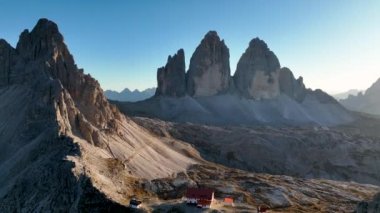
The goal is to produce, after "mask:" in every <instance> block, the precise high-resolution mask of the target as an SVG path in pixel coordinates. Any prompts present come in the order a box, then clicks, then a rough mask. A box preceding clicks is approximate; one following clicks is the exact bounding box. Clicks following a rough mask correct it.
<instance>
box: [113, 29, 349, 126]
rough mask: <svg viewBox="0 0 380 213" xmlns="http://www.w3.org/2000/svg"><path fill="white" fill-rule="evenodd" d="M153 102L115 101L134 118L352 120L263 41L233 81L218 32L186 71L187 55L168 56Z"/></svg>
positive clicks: (245, 57) (334, 122)
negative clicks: (285, 63)
mask: <svg viewBox="0 0 380 213" xmlns="http://www.w3.org/2000/svg"><path fill="white" fill-rule="evenodd" d="M157 81H158V88H157V91H156V94H155V96H154V97H152V98H149V99H147V100H144V101H139V102H136V103H123V102H114V103H115V104H116V105H117V106H118V107H119V108H120V109H121V111H122V112H124V113H125V114H127V115H133V116H147V117H156V118H160V119H164V120H168V121H176V122H193V123H201V124H217V125H246V124H248V125H252V124H262V123H266V124H272V125H273V124H274V125H289V124H290V125H298V124H310V125H328V126H329V125H330V126H331V125H337V124H343V123H348V122H351V121H353V119H354V118H353V116H352V115H351V114H350V113H349V112H348V111H347V110H345V108H344V107H342V106H341V105H340V104H339V103H338V102H337V101H336V100H335V99H334V98H333V97H331V96H329V95H328V94H327V93H325V92H323V91H322V90H314V91H313V90H311V89H307V88H306V87H305V85H304V83H303V79H302V77H299V78H298V79H296V78H295V77H294V75H293V73H292V72H291V70H290V69H288V68H286V67H281V65H280V62H279V60H278V58H277V57H276V55H275V54H274V53H273V52H272V51H271V50H270V49H269V47H268V45H267V44H266V43H265V42H264V41H263V40H260V39H259V38H254V39H252V40H251V42H250V43H249V46H248V48H247V49H246V51H245V53H244V54H243V55H242V56H241V58H240V60H239V62H238V64H237V69H236V72H235V74H234V76H231V75H230V66H229V49H228V48H227V46H226V45H225V43H224V40H221V39H220V38H219V36H218V34H217V33H216V32H215V31H210V32H208V33H207V34H206V35H205V37H204V38H203V39H202V41H201V42H200V44H199V46H198V47H197V48H196V50H195V52H194V53H193V55H192V57H191V60H190V65H189V70H188V71H187V72H185V57H184V51H183V50H182V49H181V50H179V51H178V52H177V54H175V55H174V56H173V57H172V56H169V58H168V61H167V64H166V66H165V67H162V68H159V69H158V72H157Z"/></svg>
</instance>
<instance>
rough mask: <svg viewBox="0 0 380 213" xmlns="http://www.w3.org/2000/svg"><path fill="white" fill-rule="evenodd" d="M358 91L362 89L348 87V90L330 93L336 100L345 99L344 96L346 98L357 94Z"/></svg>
mask: <svg viewBox="0 0 380 213" xmlns="http://www.w3.org/2000/svg"><path fill="white" fill-rule="evenodd" d="M359 92H362V90H358V89H350V90H348V91H345V92H341V93H336V94H332V96H333V97H334V98H335V99H336V100H338V101H339V100H341V99H346V98H348V96H349V95H358V94H359Z"/></svg>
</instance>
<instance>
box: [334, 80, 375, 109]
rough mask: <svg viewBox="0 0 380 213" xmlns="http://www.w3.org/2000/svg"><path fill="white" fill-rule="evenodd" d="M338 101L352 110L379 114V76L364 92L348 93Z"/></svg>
mask: <svg viewBox="0 0 380 213" xmlns="http://www.w3.org/2000/svg"><path fill="white" fill-rule="evenodd" d="M340 103H341V104H343V106H345V107H346V108H347V109H350V110H353V111H358V112H365V113H370V114H376V115H380V78H379V79H378V80H377V81H376V82H375V83H374V84H372V86H371V87H370V88H368V89H367V90H366V91H365V92H364V93H363V92H360V93H359V94H357V95H349V96H348V97H347V98H346V99H343V100H340Z"/></svg>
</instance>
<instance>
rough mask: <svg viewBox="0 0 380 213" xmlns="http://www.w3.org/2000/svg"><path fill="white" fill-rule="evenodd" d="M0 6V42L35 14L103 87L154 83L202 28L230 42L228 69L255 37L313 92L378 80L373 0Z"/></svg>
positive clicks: (379, 51)
mask: <svg viewBox="0 0 380 213" xmlns="http://www.w3.org/2000/svg"><path fill="white" fill-rule="evenodd" d="M0 8H2V9H3V10H2V12H1V13H0V17H1V19H0V38H4V39H6V40H7V41H8V42H10V43H11V44H12V45H13V46H15V45H16V42H17V40H18V36H19V34H20V32H21V31H22V30H23V29H26V28H27V29H31V28H32V27H33V26H34V25H35V23H36V22H37V20H38V19H39V18H42V17H45V18H48V19H51V20H53V21H54V22H56V23H57V24H58V25H59V27H60V30H61V32H62V33H63V35H64V37H65V42H66V44H67V45H68V46H69V48H70V49H71V52H72V54H73V55H74V56H75V59H76V62H77V64H78V66H79V67H83V68H84V69H85V72H86V73H90V74H91V75H92V76H94V77H95V78H96V79H98V80H99V82H100V84H101V86H102V88H103V89H105V90H106V89H113V90H118V91H120V90H122V89H124V88H125V87H128V88H130V89H136V88H137V89H140V90H142V89H145V88H150V87H153V86H155V85H156V71H157V68H158V67H161V66H163V65H165V63H166V60H167V56H168V55H172V54H174V53H175V52H176V51H177V50H178V49H179V48H183V49H184V50H185V56H186V65H187V66H188V64H189V60H190V57H191V54H192V53H193V52H194V50H195V48H196V47H197V45H198V44H199V42H200V41H201V39H202V38H203V36H204V35H205V34H206V33H207V32H208V31H209V30H216V31H217V32H218V34H219V36H220V37H221V38H222V39H224V40H225V42H226V45H227V46H228V47H229V49H230V55H231V57H230V64H231V72H232V74H233V73H234V71H235V69H236V64H237V62H238V60H239V58H240V56H241V54H242V53H243V52H244V51H245V49H246V48H247V46H248V43H249V41H250V40H251V39H252V38H255V37H260V38H261V39H263V40H264V41H265V42H266V43H267V44H268V46H269V47H270V48H271V50H272V51H273V52H274V53H275V54H276V55H277V57H278V58H279V60H280V63H281V66H286V67H289V68H290V69H291V70H292V71H293V72H294V74H295V76H303V77H304V81H305V84H306V86H308V87H311V88H313V89H316V88H321V89H323V90H325V91H327V92H330V93H337V92H342V91H346V90H349V89H366V88H367V87H369V86H370V85H371V84H372V83H373V82H374V81H376V79H378V78H379V77H380V60H379V56H380V28H379V27H378V23H380V13H379V12H378V11H380V1H377V0H368V1H355V0H344V1H343V0H336V1H329V0H321V1H302V0H288V1H275V0H269V1H262V0H256V1H245V0H241V1H227V0H208V1H202V0H194V1H171V0H165V1H148V0H144V1H134V2H131V1H128V2H127V1H114V3H113V4H105V3H101V2H100V1H98V2H96V3H93V2H92V3H89V2H84V1H83V2H77V1H74V0H69V1H65V2H64V3H62V2H47V1H44V0H36V1H33V2H32V1H19V0H15V1H4V0H0ZM20 26H22V27H20Z"/></svg>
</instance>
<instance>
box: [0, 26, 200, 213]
mask: <svg viewBox="0 0 380 213" xmlns="http://www.w3.org/2000/svg"><path fill="white" fill-rule="evenodd" d="M0 43H1V45H0V59H1V60H0V67H1V68H0V76H1V79H0V85H1V87H0V97H1V100H2V101H1V104H0V145H1V147H2V149H1V151H0V174H1V175H0V181H1V183H2V184H1V186H0V201H1V202H0V203H1V205H0V211H1V212H15V211H16V212H18V211H21V212H24V211H25V212H30V211H37V212H47V211H69V210H70V211H73V212H77V211H80V212H83V211H85V212H86V211H91V212H92V211H95V210H96V211H99V212H101V211H105V210H107V209H112V208H111V207H112V206H115V208H121V209H122V208H126V207H125V206H124V205H126V202H127V201H126V200H125V199H126V197H128V196H132V194H133V190H137V189H138V187H132V183H133V184H134V182H135V181H138V180H139V179H141V178H145V179H152V178H153V177H154V178H160V177H166V176H168V175H170V174H172V173H176V172H178V171H184V170H185V169H186V167H187V166H188V165H191V164H194V163H195V162H196V159H195V158H194V159H193V158H190V157H186V156H190V155H189V153H191V151H186V153H187V155H184V154H181V153H182V152H183V151H182V150H186V147H185V146H184V147H182V148H181V149H177V148H173V147H170V146H168V145H166V143H164V141H163V140H160V139H159V138H157V137H153V136H152V135H151V134H150V133H149V132H147V131H146V130H145V129H144V128H141V127H140V126H138V125H137V124H135V123H134V122H133V121H131V120H130V119H129V118H127V117H125V116H124V115H122V114H121V113H120V112H119V111H118V110H117V108H116V107H114V106H112V105H110V104H109V103H108V101H107V99H106V97H105V96H104V94H103V91H102V89H101V88H100V86H99V83H98V82H97V81H96V80H95V79H93V78H92V77H91V76H90V75H87V74H84V72H83V69H79V68H77V65H76V64H75V62H74V58H73V56H72V55H71V54H70V52H69V50H68V48H67V46H66V45H65V43H64V41H63V36H62V35H61V34H60V33H59V31H58V27H57V25H56V24H55V23H53V22H51V21H49V20H47V19H41V20H39V21H38V23H37V25H36V26H35V27H34V28H33V30H32V31H30V32H29V31H28V30H25V31H24V32H23V33H22V34H21V35H20V39H19V41H18V43H17V47H16V48H13V47H11V46H10V45H9V44H8V43H6V41H4V40H1V42H0ZM153 159H154V160H153ZM136 179H137V180H136ZM119 203H121V204H124V205H121V204H119Z"/></svg>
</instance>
